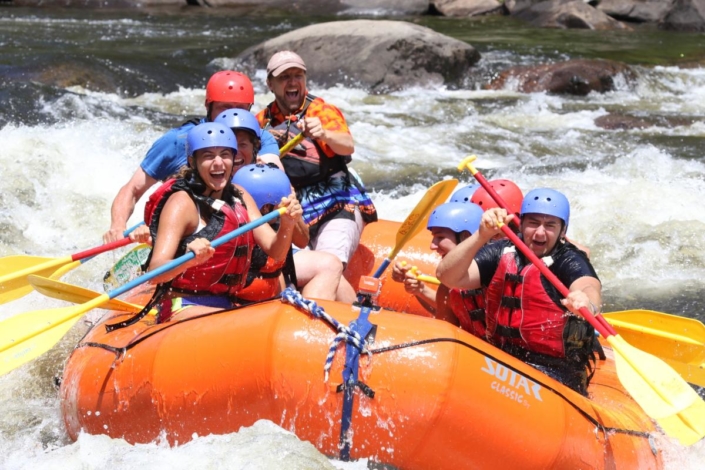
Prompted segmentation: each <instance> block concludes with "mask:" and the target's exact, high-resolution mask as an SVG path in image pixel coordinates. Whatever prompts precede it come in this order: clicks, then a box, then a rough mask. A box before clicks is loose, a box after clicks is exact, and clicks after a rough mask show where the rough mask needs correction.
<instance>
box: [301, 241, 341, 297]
mask: <svg viewBox="0 0 705 470" xmlns="http://www.w3.org/2000/svg"><path fill="white" fill-rule="evenodd" d="M294 265H295V266H296V279H297V281H298V283H299V285H298V287H299V289H301V294H302V295H303V296H304V297H306V298H309V297H310V298H314V299H323V300H336V292H337V290H338V285H339V283H340V281H341V278H342V276H343V263H341V261H340V260H339V259H338V257H337V256H335V255H332V254H330V253H325V252H322V251H311V250H300V251H297V252H296V253H295V254H294ZM345 282H347V281H345ZM348 285H350V284H348ZM350 289H352V287H350ZM353 294H354V293H353Z"/></svg>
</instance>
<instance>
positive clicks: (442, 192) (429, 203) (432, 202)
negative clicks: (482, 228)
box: [387, 179, 458, 259]
mask: <svg viewBox="0 0 705 470" xmlns="http://www.w3.org/2000/svg"><path fill="white" fill-rule="evenodd" d="M457 185H458V180H456V179H450V180H445V181H439V182H438V183H436V184H434V185H433V186H431V187H430V188H428V190H427V191H426V194H424V196H423V198H421V200H420V201H419V203H418V204H416V207H414V210H412V211H411V214H409V215H408V216H407V218H406V220H404V222H403V223H402V225H401V227H399V230H398V231H397V238H396V245H395V246H394V249H392V251H391V252H390V253H389V256H387V258H388V259H394V257H395V256H396V255H397V253H398V252H399V250H401V249H402V248H403V247H404V245H405V244H406V242H407V241H409V240H410V239H411V238H412V237H413V236H414V235H416V234H417V233H419V232H420V231H421V230H422V229H424V228H426V223H427V222H428V217H429V216H430V215H431V212H433V209H435V208H436V207H437V206H439V205H440V204H442V203H444V202H445V201H446V200H447V199H448V198H449V197H450V195H451V194H452V193H453V190H454V189H455V187H456V186H457Z"/></svg>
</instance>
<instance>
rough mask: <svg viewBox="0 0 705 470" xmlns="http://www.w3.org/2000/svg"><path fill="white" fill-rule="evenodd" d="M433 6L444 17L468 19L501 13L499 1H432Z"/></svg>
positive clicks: (502, 8) (502, 9) (501, 7)
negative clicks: (468, 17)
mask: <svg viewBox="0 0 705 470" xmlns="http://www.w3.org/2000/svg"><path fill="white" fill-rule="evenodd" d="M431 5H432V6H433V7H434V8H435V9H436V11H438V13H440V14H442V15H443V16H455V17H467V16H479V15H486V14H488V13H500V12H503V11H504V7H503V6H502V4H501V3H500V2H499V0H431Z"/></svg>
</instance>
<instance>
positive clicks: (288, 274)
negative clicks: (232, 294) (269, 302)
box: [233, 142, 308, 303]
mask: <svg viewBox="0 0 705 470" xmlns="http://www.w3.org/2000/svg"><path fill="white" fill-rule="evenodd" d="M238 144H239V142H238ZM233 184H235V185H236V186H240V187H242V188H245V190H246V191H247V192H248V193H250V195H251V196H252V199H254V201H255V204H256V205H257V207H258V208H259V210H260V212H261V213H262V214H263V215H264V214H268V213H269V212H271V211H273V210H274V209H275V208H276V206H277V205H279V203H280V202H281V200H282V199H283V198H285V197H287V196H289V194H291V183H290V182H289V178H288V177H287V176H286V173H284V172H283V171H282V170H280V169H279V168H275V167H274V166H269V165H262V164H251V165H245V166H244V167H242V168H241V169H240V170H238V171H237V173H235V176H234V177H233ZM270 225H272V227H273V228H275V227H278V225H279V223H278V222H277V221H272V222H270ZM293 243H294V244H295V245H297V246H306V244H307V243H308V237H307V236H304V235H303V234H301V233H299V232H298V231H296V230H294V233H293ZM291 249H293V246H292V247H291V248H290V250H289V252H288V253H287V256H286V258H284V259H282V260H277V259H274V258H272V257H271V256H268V255H267V254H266V253H265V252H264V250H262V249H261V248H260V247H259V246H255V247H254V249H253V250H252V264H251V265H250V271H249V272H248V273H247V281H246V282H245V287H244V288H243V289H241V290H240V291H239V292H238V294H237V298H238V299H239V300H241V301H242V303H250V302H256V301H259V300H263V299H268V298H272V297H275V296H277V295H278V294H280V293H281V291H282V290H283V288H284V287H285V286H286V285H288V284H294V285H296V284H297V279H296V270H295V268H294V259H293V256H292V251H291Z"/></svg>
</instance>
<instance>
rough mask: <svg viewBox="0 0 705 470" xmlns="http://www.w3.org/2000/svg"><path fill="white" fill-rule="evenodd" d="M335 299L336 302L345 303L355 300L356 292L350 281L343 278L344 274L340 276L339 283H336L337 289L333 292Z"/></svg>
mask: <svg viewBox="0 0 705 470" xmlns="http://www.w3.org/2000/svg"><path fill="white" fill-rule="evenodd" d="M335 300H337V301H338V302H344V303H346V304H352V303H353V302H355V301H356V300H357V293H356V292H355V289H353V286H352V285H350V282H349V281H348V280H347V279H345V276H340V283H339V284H338V291H337V292H336V293H335Z"/></svg>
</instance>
